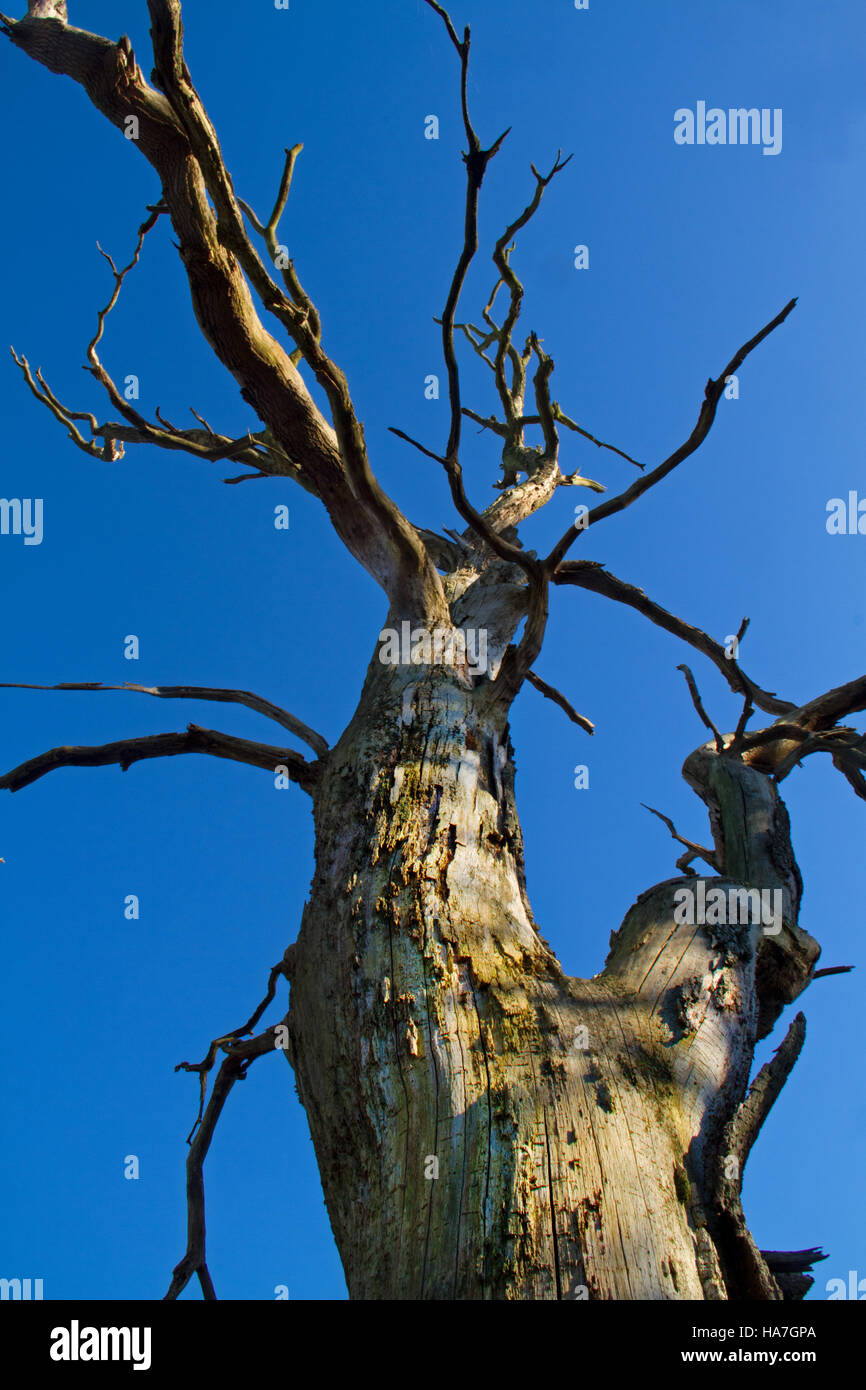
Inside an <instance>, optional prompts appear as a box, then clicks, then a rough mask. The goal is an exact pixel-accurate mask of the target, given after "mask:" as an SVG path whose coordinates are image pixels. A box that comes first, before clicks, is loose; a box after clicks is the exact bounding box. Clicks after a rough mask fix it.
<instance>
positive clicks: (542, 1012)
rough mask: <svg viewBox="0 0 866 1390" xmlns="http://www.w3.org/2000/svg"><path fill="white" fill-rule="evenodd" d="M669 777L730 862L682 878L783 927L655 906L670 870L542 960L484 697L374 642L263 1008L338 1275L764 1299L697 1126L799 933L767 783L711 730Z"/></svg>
mask: <svg viewBox="0 0 866 1390" xmlns="http://www.w3.org/2000/svg"><path fill="white" fill-rule="evenodd" d="M687 771H688V775H689V777H690V780H691V781H692V782H693V783H694V784H695V785H696V786H697V787H698V788H699V790H700V792H701V795H702V796H704V798H705V799H706V800H707V802H708V805H709V807H710V813H711V817H712V820H713V825H714V830H715V833H716V844H717V849H718V850H720V851H721V852H722V853H723V855H724V858H723V860H722V862H723V863H724V864H725V865H726V866H728V865H730V868H729V869H727V873H728V874H729V875H730V876H729V877H724V878H719V879H717V878H712V879H709V880H707V886H708V887H709V886H719V885H721V886H728V885H733V886H741V885H747V886H751V887H758V888H768V889H779V890H781V891H782V892H783V893H784V902H785V920H784V926H783V927H782V929H781V931H780V932H779V933H778V934H777V935H775V936H770V935H768V934H766V933H765V932H764V931H763V929H762V927H761V926H760V924H757V925H750V924H747V925H744V926H732V927H731V926H723V927H716V928H714V927H706V926H691V925H677V924H676V923H675V921H674V893H675V890H676V889H677V888H678V887H680V886H682V885H685V886H691V885H694V883H695V881H696V880H695V879H694V878H693V877H683V878H682V879H674V880H670V881H669V882H666V883H663V884H659V885H657V886H656V887H655V888H652V889H650V890H649V892H647V893H645V894H643V895H642V896H641V897H640V898H639V900H638V901H637V903H635V905H634V906H633V907H632V908H631V909H630V910H629V912H628V913H627V914H626V917H625V920H624V922H623V924H622V926H621V928H620V929H619V930H618V931H617V932H615V933H614V934H613V935H612V937H611V947H610V954H609V956H608V959H607V963H606V965H605V968H604V970H603V971H602V972H601V973H600V974H599V975H596V976H594V977H593V978H592V979H589V980H578V979H572V978H569V977H567V976H566V975H564V973H563V971H562V969H561V968H560V966H559V963H558V961H557V960H556V958H555V956H554V955H553V953H552V951H551V950H550V948H549V947H548V946H547V944H546V943H545V941H544V940H543V938H542V937H541V936H540V934H539V932H538V928H537V926H536V924H535V922H534V920H533V916H532V912H531V908H530V905H529V901H528V898H527V893H526V885H525V880H524V873H523V850H522V839H521V832H520V826H519V822H518V819H517V813H516V808H515V800H514V765H513V760H512V755H511V749H510V745H509V741H508V729H507V726H506V724H505V722H504V717H503V716H502V715H501V714H499V715H494V716H492V717H491V716H490V715H489V714H487V715H486V714H485V713H484V711H483V707H482V708H479V702H478V701H477V699H476V698H475V693H474V692H473V691H471V690H466V689H463V688H462V687H461V685H460V683H459V682H457V681H455V680H454V678H453V674H451V675H450V676H449V675H448V674H445V673H443V672H442V671H439V672H438V673H437V672H434V673H432V674H431V673H430V672H429V670H428V669H425V670H424V672H423V674H422V676H421V678H414V677H412V672H411V668H410V669H408V670H407V668H397V669H396V671H395V668H384V667H382V666H381V665H379V663H378V662H377V661H376V660H375V659H374V662H373V663H372V665H371V667H370V671H369V673H368V678H367V682H366V686H365V689H364V694H363V698H362V701H361V704H360V706H359V708H358V711H357V713H356V715H355V717H354V719H353V720H352V722H351V724H350V725H349V727H348V728H347V729H346V731H345V733H344V735H343V737H342V738H341V740H340V742H339V743H338V744H337V745H336V747H335V748H334V749H333V751H332V752H331V753H330V755H329V756H328V759H327V761H326V764H325V767H324V768H323V772H322V777H321V779H320V781H319V784H318V789H317V791H316V793H315V796H314V802H315V817H316V872H315V877H314V880H313V885H312V891H311V896H310V901H309V903H308V905H307V907H306V909H305V912H304V916H303V923H302V926H301V931H300V935H299V938H298V951H297V960H296V965H295V970H294V973H293V980H292V997H291V1012H290V1030H291V1035H292V1050H291V1056H292V1060H293V1064H294V1067H295V1073H296V1077H297V1085H298V1092H299V1095H300V1097H301V1100H302V1102H303V1104H304V1106H305V1108H306V1112H307V1115H308V1118H309V1122H310V1127H311V1131H312V1136H313V1141H314V1144H315V1148H316V1154H317V1158H318V1162H319V1167H320V1172H321V1176H322V1182H323V1186H324V1191H325V1197H326V1202H327V1206H328V1210H329V1213H330V1217H331V1222H332V1225H333V1229H334V1234H335V1236H336V1240H337V1244H338V1247H339V1249H340V1253H341V1256H342V1258H343V1262H344V1267H345V1271H346V1278H347V1282H348V1286H349V1291H350V1294H351V1296H353V1297H357V1298H392V1299H393V1298H398V1299H399V1298H406V1299H419V1298H432V1299H484V1298H495V1299H498V1298H529V1299H554V1298H568V1297H590V1298H594V1299H684V1298H690V1299H703V1298H707V1299H724V1298H727V1297H729V1296H734V1297H736V1296H748V1295H749V1294H751V1296H759V1297H764V1298H767V1297H769V1298H779V1297H781V1294H780V1292H779V1289H778V1287H777V1285H776V1284H775V1282H774V1280H773V1278H772V1275H771V1274H770V1273H769V1271H768V1270H767V1269H766V1266H765V1265H764V1263H763V1261H762V1259H761V1257H760V1255H759V1254H758V1252H757V1250H756V1249H755V1247H754V1244H753V1242H752V1241H751V1238H750V1237H749V1236H748V1232H747V1231H746V1230H745V1224H744V1222H743V1221H742V1215H741V1212H740V1211H739V1209H738V1206H737V1203H738V1197H737V1195H736V1194H737V1192H738V1188H739V1184H738V1182H735V1183H734V1184H733V1188H731V1185H730V1184H728V1187H729V1188H731V1190H730V1191H727V1194H726V1192H725V1183H724V1180H723V1178H722V1177H721V1176H720V1174H721V1172H722V1168H721V1165H722V1164H723V1161H724V1159H725V1157H726V1156H727V1154H726V1152H725V1146H724V1143H723V1140H724V1138H725V1134H726V1126H727V1125H728V1124H729V1123H730V1122H731V1121H732V1120H733V1119H734V1117H735V1116H736V1115H737V1113H738V1108H739V1106H740V1104H741V1102H742V1101H743V1099H744V1096H745V1093H746V1087H747V1084H748V1078H749V1069H750V1065H751V1061H752V1055H753V1050H754V1045H755V1042H756V1040H757V1038H758V1037H759V1036H761V1035H762V1034H763V1033H765V1032H766V1031H768V1029H769V1028H770V1027H771V1026H772V1022H773V1021H774V1020H775V1018H776V1017H777V1015H778V1013H779V1011H780V1010H781V1008H782V1007H783V1005H784V1004H785V1003H787V1002H789V1001H790V1000H792V999H793V998H795V997H796V995H797V994H798V993H799V992H800V990H801V989H802V988H803V987H804V985H805V984H806V982H807V981H808V978H809V975H810V971H811V969H812V967H813V965H814V961H815V959H816V958H817V954H818V948H817V946H816V944H815V943H814V942H813V941H812V940H811V938H809V937H808V936H806V935H805V933H803V932H802V931H800V930H799V928H798V927H797V925H796V913H797V907H798V901H799V883H798V876H797V871H796V865H795V863H794V859H793V855H792V853H791V848H790V839H789V834H788V821H787V815H786V813H785V809H784V805H783V803H782V802H781V800H780V799H779V797H778V795H777V793H776V791H775V789H774V788H773V787H772V785H771V783H770V781H769V779H768V777H767V776H766V775H765V774H762V773H759V772H756V771H754V770H753V769H751V768H748V767H745V766H743V765H742V764H734V763H728V762H727V761H726V760H725V759H723V758H721V757H719V756H718V755H717V754H716V753H715V752H714V751H712V748H711V746H708V747H707V748H704V749H701V750H698V752H697V753H695V754H693V755H692V757H691V758H690V759H689V761H688V764H687ZM437 1174H438V1175H437ZM726 1200H727V1203H728V1207H729V1206H731V1205H733V1207H734V1208H736V1210H735V1211H734V1212H733V1215H732V1213H731V1211H730V1210H728V1207H726V1205H725V1202H726Z"/></svg>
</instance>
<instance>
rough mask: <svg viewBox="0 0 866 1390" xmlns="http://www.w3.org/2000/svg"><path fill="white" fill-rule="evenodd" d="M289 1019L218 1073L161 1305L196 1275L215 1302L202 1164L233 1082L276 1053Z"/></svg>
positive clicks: (238, 1050) (238, 1051)
mask: <svg viewBox="0 0 866 1390" xmlns="http://www.w3.org/2000/svg"><path fill="white" fill-rule="evenodd" d="M288 1019H289V1016H288V1014H286V1016H285V1018H284V1019H283V1020H282V1022H281V1023H278V1024H275V1025H274V1027H272V1028H268V1029H266V1031H265V1032H264V1033H260V1034H259V1035H258V1037H256V1038H251V1039H250V1041H249V1042H246V1043H243V1042H239V1043H237V1044H236V1045H235V1046H233V1047H232V1048H231V1051H230V1052H229V1055H228V1056H227V1057H226V1059H225V1061H224V1062H223V1064H222V1066H221V1067H220V1069H219V1072H218V1073H217V1078H216V1081H215V1082H214V1087H213V1090H212V1091H211V1096H210V1100H209V1101H208V1104H207V1109H206V1110H205V1113H204V1116H203V1117H202V1121H201V1124H200V1125H199V1126H198V1131H197V1133H196V1135H195V1138H194V1139H193V1140H192V1143H191V1145H190V1150H189V1153H188V1155H187V1160H186V1201H187V1246H186V1253H185V1255H184V1257H183V1259H182V1260H181V1261H180V1262H179V1264H177V1265H176V1266H175V1268H174V1271H173V1273H172V1280H171V1284H170V1285H169V1289H168V1293H167V1294H166V1295H165V1299H164V1300H163V1301H164V1302H170V1301H173V1300H174V1299H176V1298H177V1297H178V1296H179V1295H180V1294H181V1293H183V1290H184V1289H185V1288H186V1286H187V1284H188V1283H189V1281H190V1279H191V1278H192V1276H193V1275H194V1274H197V1275H198V1279H199V1283H200V1284H201V1288H202V1293H203V1295H204V1297H205V1299H206V1300H208V1301H211V1300H213V1299H215V1298H216V1292H215V1290H214V1286H213V1281H212V1279H211V1277H210V1273H209V1271H208V1267H207V1259H206V1251H205V1236H206V1228H205V1215H204V1171H203V1170H204V1161H205V1158H206V1157H207V1153H208V1149H209V1148H210V1145H211V1140H212V1139H213V1134H214V1130H215V1129H216V1124H217V1120H218V1119H219V1117H220V1115H221V1114H222V1109H223V1106H224V1105H225V1103H226V1101H227V1100H228V1098H229V1095H230V1094H231V1090H232V1087H233V1086H234V1084H235V1082H236V1081H242V1080H243V1079H244V1077H245V1076H246V1072H247V1069H248V1067H249V1065H250V1063H251V1062H253V1061H255V1059H256V1058H257V1057H263V1056H264V1055H265V1054H266V1053H268V1052H273V1051H275V1050H276V1038H277V1032H278V1030H279V1029H282V1028H285V1027H286V1026H287V1025H288Z"/></svg>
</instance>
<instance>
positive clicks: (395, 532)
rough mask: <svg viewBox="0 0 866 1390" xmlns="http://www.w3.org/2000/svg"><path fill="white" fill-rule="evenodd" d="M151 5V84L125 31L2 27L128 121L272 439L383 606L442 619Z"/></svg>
mask: <svg viewBox="0 0 866 1390" xmlns="http://www.w3.org/2000/svg"><path fill="white" fill-rule="evenodd" d="M148 7H149V10H150V15H151V34H152V39H153V48H154V57H155V63H156V68H155V80H156V81H157V82H158V83H159V85H160V86H161V88H162V91H161V92H157V91H154V90H153V88H152V87H149V86H148V85H147V83H146V82H145V80H144V77H143V74H142V72H141V69H140V67H139V66H138V64H137V63H136V62H135V58H134V54H132V51H131V48H130V45H129V42H128V40H124V41H121V42H119V43H116V44H115V43H111V42H110V41H109V40H107V39H105V38H102V37H101V36H99V35H96V34H90V33H87V32H86V31H85V30H83V29H77V28H73V27H71V26H70V27H66V26H65V25H60V24H48V23H47V22H42V23H40V24H34V23H28V22H24V23H16V22H14V21H10V23H9V24H8V26H7V32H8V34H9V37H10V38H11V39H12V42H13V43H14V44H15V45H16V46H17V47H19V48H21V49H22V50H23V51H25V52H26V53H27V54H28V55H29V56H30V57H32V58H33V59H34V60H35V61H37V62H39V63H41V64H42V65H43V66H44V67H47V68H48V69H49V70H51V71H52V72H56V73H63V74H65V75H67V76H69V77H72V78H73V79H74V80H75V81H77V82H78V83H80V84H81V85H82V86H83V87H84V88H85V90H86V92H87V95H88V97H89V98H90V100H91V101H92V102H93V104H94V105H95V106H96V107H97V109H98V110H100V111H101V112H102V113H103V114H104V115H105V116H106V117H107V118H108V120H109V121H111V122H112V124H113V125H115V126H116V127H117V128H119V129H121V130H123V129H124V128H125V126H126V122H127V121H128V119H129V117H130V116H135V118H136V119H137V121H138V123H139V124H138V139H137V140H136V141H135V147H136V149H137V150H138V151H139V152H140V153H141V154H143V155H144V156H145V158H146V159H148V160H149V162H150V163H151V164H152V165H153V167H154V168H155V169H156V171H157V173H158V175H159V177H160V181H161V183H162V194H163V198H164V201H165V203H166V205H167V207H168V209H169V211H170V214H171V220H172V225H173V228H174V233H175V237H176V241H177V245H178V249H179V253H180V257H181V260H182V263H183V266H184V269H185V271H186V274H187V278H188V280H189V284H190V289H191V292H192V302H193V309H194V312H195V314H196V318H197V320H198V322H199V325H200V327H201V329H202V332H203V334H204V336H205V338H206V340H207V341H208V343H209V344H210V345H211V347H212V348H213V350H214V352H215V353H216V355H217V357H218V358H219V359H220V361H221V362H222V363H223V364H224V366H226V367H227V368H228V370H229V371H230V372H231V373H232V375H233V376H234V378H235V380H236V381H237V382H238V385H239V386H240V389H241V394H242V395H243V397H244V399H245V400H246V401H247V402H248V403H249V404H250V405H251V406H252V407H253V409H254V410H255V412H256V414H257V415H258V417H259V418H260V419H261V420H262V421H264V423H265V425H266V426H267V427H268V428H269V429H270V430H271V431H272V433H273V436H274V439H275V441H276V442H277V443H278V444H279V446H280V447H281V448H282V449H283V450H284V451H285V453H286V454H287V456H288V457H289V458H290V459H292V460H299V461H302V462H301V463H300V465H299V466H300V467H301V468H302V470H303V473H304V475H305V477H306V478H307V480H308V481H309V482H310V484H311V485H312V487H313V489H314V490H315V492H316V495H317V496H319V497H320V498H321V500H322V502H323V503H324V505H325V507H326V508H327V510H328V514H329V516H330V518H331V521H332V524H333V526H334V529H335V530H336V532H337V534H338V536H339V537H340V538H341V540H342V541H343V542H344V544H345V545H346V546H347V547H348V549H349V550H350V551H351V553H352V554H353V555H354V556H355V557H356V558H357V559H358V560H359V561H360V563H362V564H363V565H364V566H365V568H366V569H367V570H368V571H369V572H370V573H371V574H372V575H373V577H374V578H375V579H376V580H377V582H378V583H379V584H381V586H382V587H383V589H384V590H385V592H386V593H387V594H388V596H389V599H390V600H391V604H392V607H394V608H397V609H399V610H401V611H404V612H408V613H412V614H413V615H417V616H418V617H419V618H422V620H424V621H428V622H430V623H433V624H435V623H437V622H439V621H440V620H441V621H442V622H444V621H446V620H447V605H446V603H445V598H444V593H443V591H442V585H441V581H440V579H439V576H438V575H437V573H436V570H435V567H434V566H433V564H432V561H431V560H430V557H429V556H428V555H427V552H426V550H425V549H424V546H423V543H422V542H421V540H420V537H419V536H418V535H417V533H416V532H415V531H414V529H413V528H412V527H411V525H410V524H409V522H408V521H407V520H406V518H405V517H404V516H403V515H402V513H401V512H400V511H399V509H398V508H397V507H396V505H395V503H394V502H393V501H392V500H391V499H390V498H389V497H387V496H386V494H385V493H384V492H383V491H382V489H381V488H380V487H379V485H378V483H377V482H376V480H375V478H374V477H373V474H372V470H371V469H370V465H369V460H368V459H367V455H366V449H365V445H364V437H363V430H362V428H361V425H360V422H359V421H358V420H357V418H356V416H355V413H354V409H353V406H352V401H351V397H350V394H349V390H348V386H347V383H346V380H345V377H344V375H343V374H342V372H341V371H340V370H339V368H338V367H337V366H336V364H335V363H333V362H332V361H331V360H330V359H329V358H328V357H327V355H326V354H325V353H324V352H323V350H322V348H321V345H320V344H319V343H318V342H317V340H316V335H315V332H314V328H313V325H312V323H311V319H310V316H309V315H308V314H307V313H306V312H305V310H304V309H303V308H302V307H299V306H298V305H296V304H294V303H292V301H291V299H290V297H289V295H288V294H287V293H286V292H285V291H284V290H283V289H282V288H281V287H280V286H279V284H278V283H277V282H276V281H275V280H274V279H273V278H272V277H271V275H270V274H269V273H268V271H267V270H266V268H265V266H264V265H263V263H262V261H261V259H260V258H259V256H258V255H257V253H256V251H255V249H254V248H253V246H252V244H251V242H250V240H249V237H248V236H247V232H246V229H245V226H244V221H243V214H242V212H241V210H240V207H239V205H238V203H237V199H236V197H235V194H234V192H233V188H232V183H231V178H230V176H229V174H228V171H227V170H226V168H225V165H224V163H223V160H222V155H221V152H220V148H219V143H218V140H217V137H216V133H215V131H214V129H213V126H212V125H211V123H210V121H209V119H208V117H207V115H206V113H205V111H204V107H203V106H202V103H201V100H200V98H199V96H198V93H197V92H196V90H195V88H194V86H193V84H192V81H191V78H190V75H189V71H188V68H187V66H186V63H185V62H184V59H183V51H182V27H181V19H180V4H179V0H148ZM250 287H252V290H253V292H254V293H255V294H256V295H257V296H258V298H259V301H260V302H261V304H262V306H263V308H264V309H265V311H266V312H267V313H269V314H272V315H273V316H274V317H275V319H276V320H277V321H278V322H279V324H280V325H281V326H282V327H283V328H284V329H285V330H286V331H287V332H288V333H289V334H290V336H291V337H292V339H293V341H294V342H295V344H296V345H297V346H298V347H300V348H302V350H303V353H304V356H305V357H306V359H307V361H308V362H309V363H310V365H311V368H312V370H313V372H314V374H315V376H316V379H317V381H318V382H319V384H320V385H321V386H322V388H323V390H324V391H325V393H326V395H327V398H328V402H329V406H330V411H331V415H332V419H333V428H332V427H331V425H329V424H328V423H327V422H326V420H325V419H324V418H323V417H322V415H321V413H320V412H319V410H318V408H317V407H316V405H315V403H314V402H313V400H312V397H311V396H310V393H309V390H308V389H307V386H306V384H305V383H304V381H303V378H302V377H301V376H300V374H299V373H298V370H297V366H296V364H295V362H294V361H293V360H292V359H291V356H290V354H289V353H288V352H287V351H286V350H285V349H284V348H283V347H282V346H281V344H280V343H279V342H277V340H276V339H275V338H274V337H272V336H271V334H270V333H268V332H267V331H266V330H265V328H264V326H263V324H262V322H261V320H260V319H259V317H258V314H257V312H256V309H255V306H254V303H253V299H252V294H251V289H250ZM260 471H264V470H260Z"/></svg>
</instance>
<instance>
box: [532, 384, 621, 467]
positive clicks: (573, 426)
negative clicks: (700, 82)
mask: <svg viewBox="0 0 866 1390" xmlns="http://www.w3.org/2000/svg"><path fill="white" fill-rule="evenodd" d="M550 408H551V410H552V412H553V418H554V420H555V421H556V423H557V424H558V425H565V428H566V429H567V430H573V432H574V433H575V434H579V435H581V436H582V437H583V438H584V439H588V440H589V442H590V444H595V445H597V447H598V448H599V449H609V450H610V452H611V453H612V454H619V457H620V458H621V459H625V461H626V463H633V464H634V466H635V468H639V469H640V470H641V472H643V471H644V465H643V464H642V463H638V461H637V459H633V458H632V456H631V454H626V453H624V452H623V451H622V449H618V448H617V447H616V445H615V444H605V442H604V440H603V439H596V437H595V435H594V434H590V433H589V431H588V430H585V429H583V427H582V426H581V425H578V424H577V422H576V421H575V420H571V419H570V418H569V417H568V416H567V415H566V414H565V413H564V411H563V410H562V409H561V408H560V406H559V404H558V402H557V401H553V402H552V403H551V407H550ZM523 423H524V425H530V424H532V425H534V424H535V417H534V416H530V417H529V418H527V419H525V420H524V421H523Z"/></svg>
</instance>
